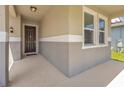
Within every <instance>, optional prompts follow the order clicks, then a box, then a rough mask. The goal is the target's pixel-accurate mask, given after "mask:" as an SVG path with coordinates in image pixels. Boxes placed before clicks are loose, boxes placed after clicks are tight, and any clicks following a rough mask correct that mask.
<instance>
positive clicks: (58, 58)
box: [39, 42, 69, 76]
mask: <svg viewBox="0 0 124 93" xmlns="http://www.w3.org/2000/svg"><path fill="white" fill-rule="evenodd" d="M39 49H40V53H41V54H42V55H43V56H44V57H46V58H47V59H48V61H49V62H50V63H52V64H53V65H54V66H55V67H57V68H58V69H59V70H60V71H61V72H63V73H64V74H65V75H66V76H68V75H69V68H68V67H69V60H68V59H69V55H68V52H69V50H68V43H63V42H40V48H39Z"/></svg>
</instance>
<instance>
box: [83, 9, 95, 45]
mask: <svg viewBox="0 0 124 93" xmlns="http://www.w3.org/2000/svg"><path fill="white" fill-rule="evenodd" d="M83 16H84V21H83V27H84V31H83V34H84V46H89V45H95V40H94V37H95V19H96V12H94V11H92V10H91V9H88V8H86V7H85V9H84V13H83Z"/></svg>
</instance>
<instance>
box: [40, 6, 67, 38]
mask: <svg viewBox="0 0 124 93" xmlns="http://www.w3.org/2000/svg"><path fill="white" fill-rule="evenodd" d="M68 10H69V7H68V6H61V5H60V6H53V8H52V9H51V10H50V11H49V12H48V13H47V14H46V15H45V16H44V17H43V18H42V20H41V24H40V28H41V30H40V37H42V38H43V37H50V36H57V35H64V34H68V25H69V24H68V17H69V16H68Z"/></svg>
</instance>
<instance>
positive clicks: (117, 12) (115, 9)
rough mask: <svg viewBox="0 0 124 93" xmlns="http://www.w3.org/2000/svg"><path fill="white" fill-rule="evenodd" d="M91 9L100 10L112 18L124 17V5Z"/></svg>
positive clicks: (101, 6)
mask: <svg viewBox="0 0 124 93" xmlns="http://www.w3.org/2000/svg"><path fill="white" fill-rule="evenodd" d="M90 7H93V8H95V9H97V10H98V9H99V10H101V11H102V12H104V14H106V15H109V16H110V17H112V18H114V17H118V16H124V5H91V6H90Z"/></svg>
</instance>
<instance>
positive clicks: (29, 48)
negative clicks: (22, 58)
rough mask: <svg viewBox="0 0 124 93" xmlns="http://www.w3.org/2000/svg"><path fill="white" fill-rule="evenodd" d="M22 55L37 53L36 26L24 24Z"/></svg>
mask: <svg viewBox="0 0 124 93" xmlns="http://www.w3.org/2000/svg"><path fill="white" fill-rule="evenodd" d="M23 26H24V29H23V55H31V54H38V26H37V25H31V24H24V25H23Z"/></svg>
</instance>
